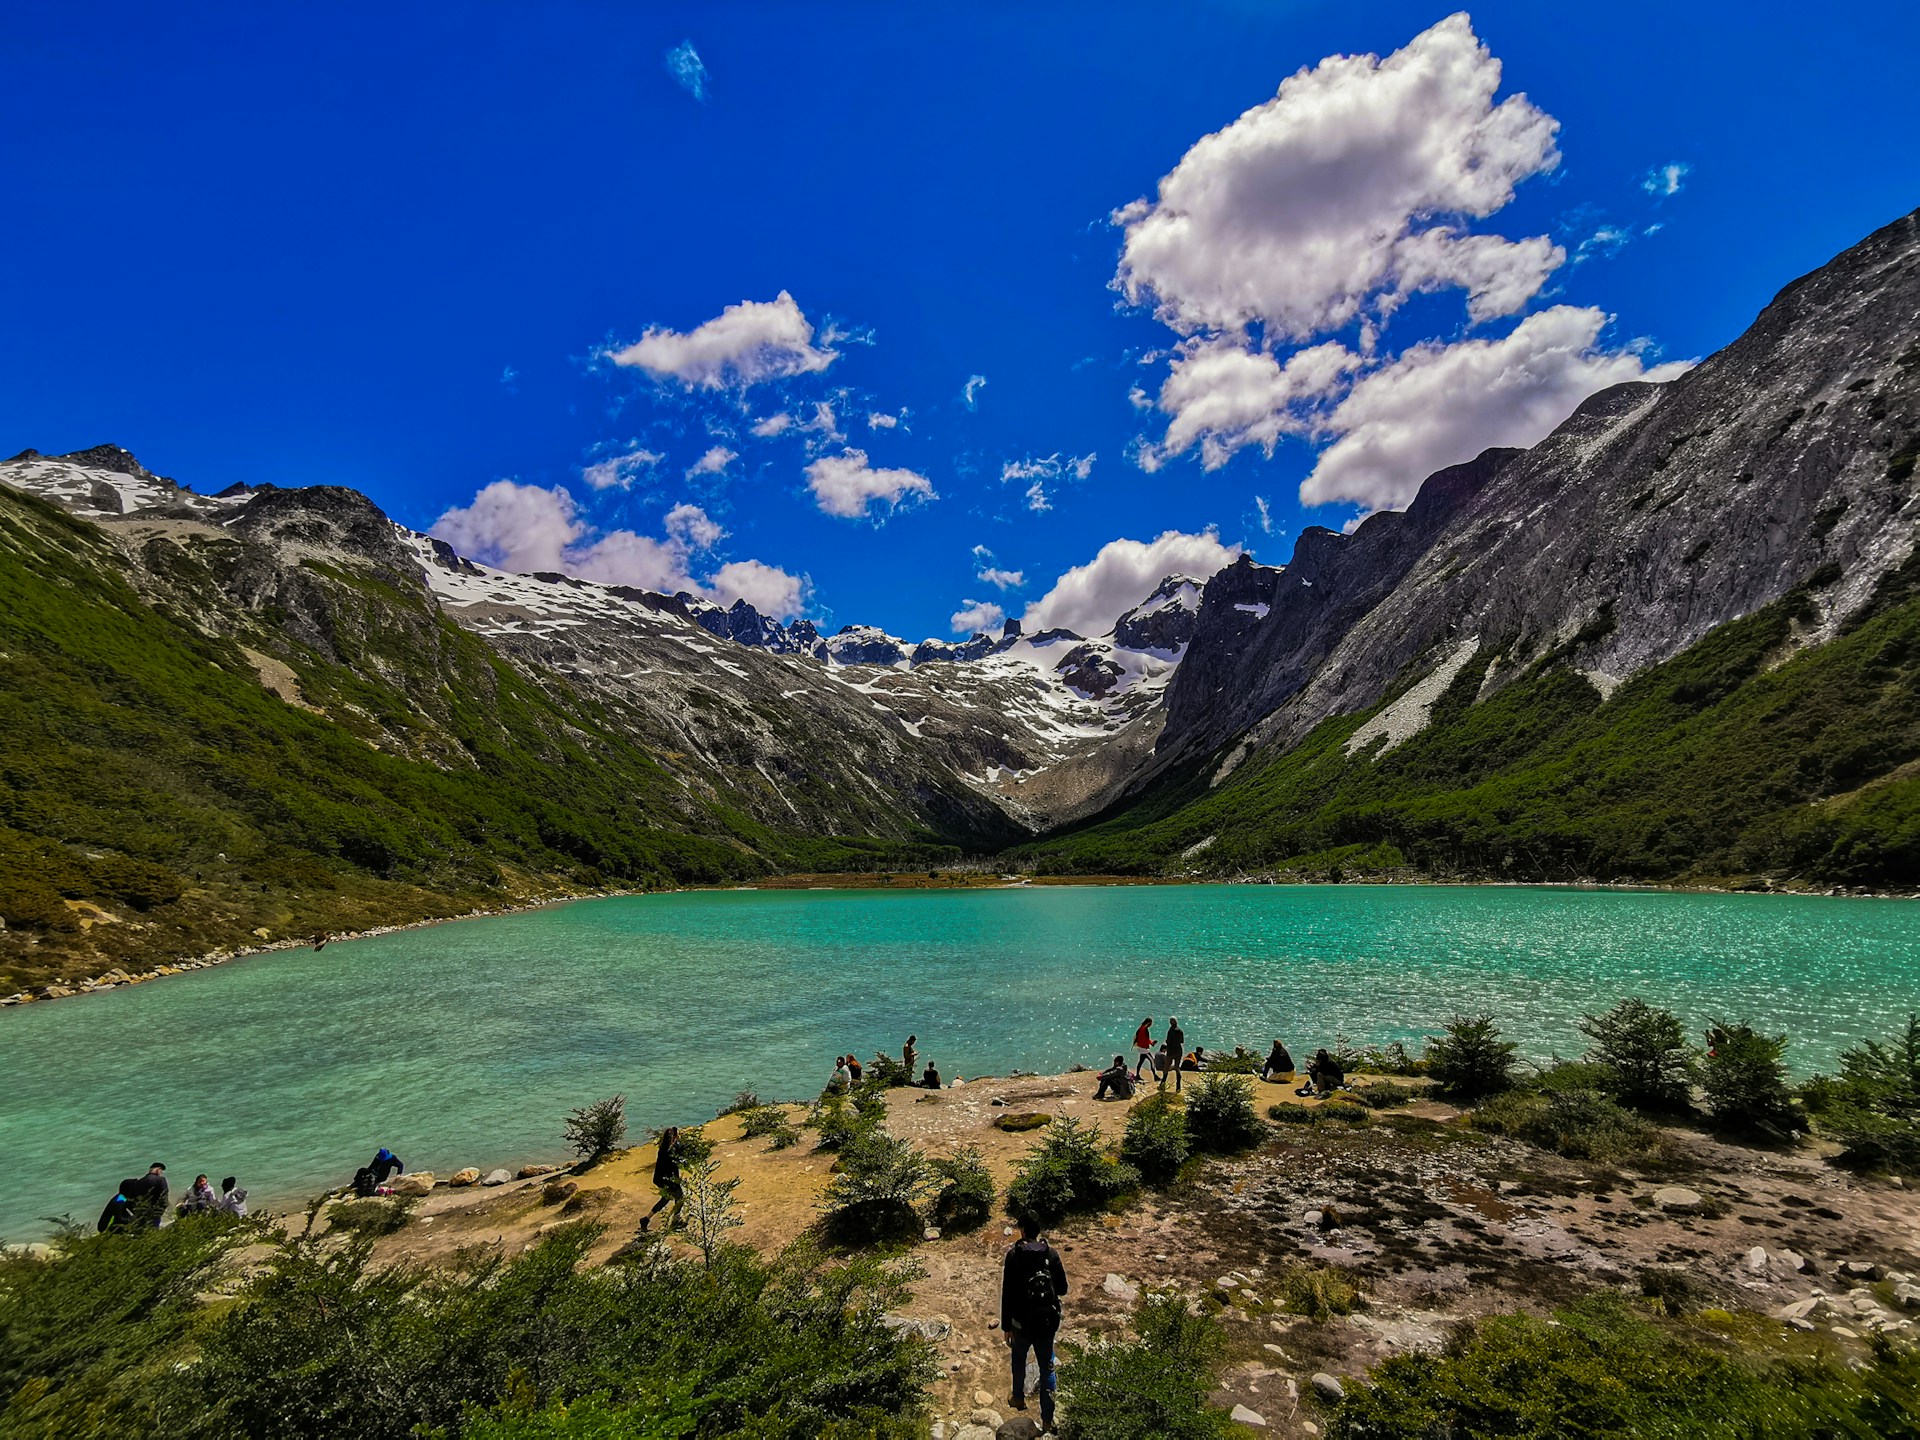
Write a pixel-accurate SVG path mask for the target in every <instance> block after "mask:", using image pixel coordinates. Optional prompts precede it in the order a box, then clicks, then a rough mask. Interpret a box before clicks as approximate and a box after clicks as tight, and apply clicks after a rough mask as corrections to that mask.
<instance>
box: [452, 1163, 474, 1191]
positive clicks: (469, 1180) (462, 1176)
mask: <svg viewBox="0 0 1920 1440" xmlns="http://www.w3.org/2000/svg"><path fill="white" fill-rule="evenodd" d="M479 1181H480V1170H479V1167H477V1166H474V1165H469V1166H467V1168H466V1169H464V1170H456V1171H454V1172H453V1174H451V1175H449V1176H448V1177H447V1184H449V1185H461V1186H465V1185H475V1184H478V1183H479Z"/></svg>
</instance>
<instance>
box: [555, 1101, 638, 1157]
mask: <svg viewBox="0 0 1920 1440" xmlns="http://www.w3.org/2000/svg"><path fill="white" fill-rule="evenodd" d="M565 1134H566V1141H567V1148H568V1149H570V1150H572V1151H573V1152H574V1154H576V1155H578V1156H579V1157H580V1158H581V1159H582V1160H584V1161H585V1162H587V1163H588V1164H589V1165H591V1164H592V1163H593V1162H594V1161H596V1160H598V1159H600V1158H601V1157H602V1156H603V1155H610V1154H612V1153H613V1150H614V1147H615V1146H617V1145H618V1144H619V1143H620V1142H621V1141H622V1140H624V1139H625V1138H626V1134H627V1097H626V1096H624V1095H612V1096H609V1097H608V1098H607V1099H605V1100H596V1101H594V1102H593V1103H592V1104H591V1105H583V1106H581V1107H580V1108H579V1109H578V1110H575V1111H573V1112H571V1113H570V1114H569V1115H568V1116H567V1120H566V1126H565Z"/></svg>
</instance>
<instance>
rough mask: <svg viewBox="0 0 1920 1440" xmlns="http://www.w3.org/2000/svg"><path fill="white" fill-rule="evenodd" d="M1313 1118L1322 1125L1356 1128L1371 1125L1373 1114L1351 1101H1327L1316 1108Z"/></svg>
mask: <svg viewBox="0 0 1920 1440" xmlns="http://www.w3.org/2000/svg"><path fill="white" fill-rule="evenodd" d="M1314 1118H1315V1119H1316V1120H1318V1121H1319V1122H1320V1123H1321V1124H1323V1125H1352V1126H1354V1127H1355V1128H1358V1127H1360V1126H1363V1125H1371V1124H1372V1123H1373V1112H1372V1111H1371V1110H1369V1109H1368V1108H1367V1107H1366V1106H1364V1105H1361V1104H1359V1103H1357V1102H1356V1101H1353V1100H1328V1101H1326V1102H1325V1103H1324V1104H1322V1105H1320V1106H1318V1107H1316V1109H1315V1112H1314Z"/></svg>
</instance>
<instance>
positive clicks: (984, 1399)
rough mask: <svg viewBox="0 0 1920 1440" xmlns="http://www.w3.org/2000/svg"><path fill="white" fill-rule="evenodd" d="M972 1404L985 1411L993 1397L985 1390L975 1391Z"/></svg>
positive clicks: (991, 1402)
mask: <svg viewBox="0 0 1920 1440" xmlns="http://www.w3.org/2000/svg"><path fill="white" fill-rule="evenodd" d="M973 1403H974V1404H975V1405H976V1406H978V1407H980V1408H981V1409H985V1408H986V1407H987V1406H989V1405H991V1404H993V1396H992V1395H991V1394H989V1393H988V1392H987V1391H985V1390H976V1391H974V1392H973Z"/></svg>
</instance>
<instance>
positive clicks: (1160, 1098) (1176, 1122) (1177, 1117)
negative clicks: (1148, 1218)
mask: <svg viewBox="0 0 1920 1440" xmlns="http://www.w3.org/2000/svg"><path fill="white" fill-rule="evenodd" d="M1187 1154H1188V1146H1187V1117H1186V1115H1185V1114H1183V1113H1182V1112H1181V1110H1180V1108H1179V1107H1178V1106H1177V1105H1175V1104H1173V1103H1172V1102H1171V1101H1170V1100H1168V1099H1167V1097H1166V1096H1165V1095H1155V1096H1152V1097H1150V1098H1149V1099H1146V1100H1144V1101H1142V1102H1141V1103H1140V1104H1138V1105H1136V1106H1134V1107H1133V1113H1132V1114H1131V1115H1129V1116H1127V1130H1126V1134H1124V1135H1123V1136H1121V1138H1120V1158H1121V1159H1122V1160H1124V1161H1126V1162H1127V1164H1129V1165H1131V1166H1133V1168H1134V1169H1136V1170H1138V1171H1139V1172H1140V1174H1141V1175H1142V1176H1143V1177H1144V1178H1145V1179H1147V1180H1149V1181H1152V1182H1154V1183H1155V1184H1159V1183H1163V1182H1165V1181H1167V1180H1171V1179H1172V1178H1173V1177H1174V1176H1175V1175H1176V1174H1178V1173H1179V1170H1180V1167H1181V1166H1182V1165H1184V1164H1185V1163H1186V1160H1187Z"/></svg>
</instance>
